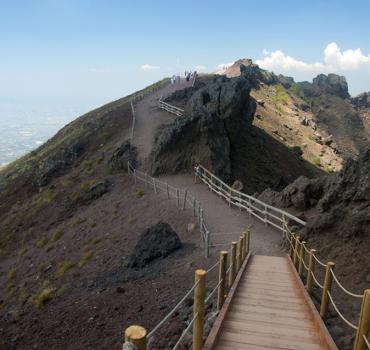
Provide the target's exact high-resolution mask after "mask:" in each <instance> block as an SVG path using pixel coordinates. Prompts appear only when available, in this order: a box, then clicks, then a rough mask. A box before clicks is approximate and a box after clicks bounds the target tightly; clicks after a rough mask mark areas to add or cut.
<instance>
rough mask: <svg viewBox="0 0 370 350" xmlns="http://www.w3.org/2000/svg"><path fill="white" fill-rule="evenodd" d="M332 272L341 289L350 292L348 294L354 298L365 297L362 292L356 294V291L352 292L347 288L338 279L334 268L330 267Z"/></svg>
mask: <svg viewBox="0 0 370 350" xmlns="http://www.w3.org/2000/svg"><path fill="white" fill-rule="evenodd" d="M330 272H331V275H332V276H333V278H334V281H335V282H337V285H338V286H339V287H340V289H342V291H343V292H345V293H346V294H348V295H350V296H352V297H354V298H361V299H362V298H363V295H362V294H355V293H352V292H350V291H349V290H347V289H346V288H344V287H343V285H342V284H341V283H340V282H339V281H338V278H337V276H335V273H334V271H333V269H330Z"/></svg>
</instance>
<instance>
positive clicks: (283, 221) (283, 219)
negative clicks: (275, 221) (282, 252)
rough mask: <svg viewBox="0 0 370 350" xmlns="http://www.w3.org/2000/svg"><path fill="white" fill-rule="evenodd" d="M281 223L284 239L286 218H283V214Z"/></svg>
mask: <svg viewBox="0 0 370 350" xmlns="http://www.w3.org/2000/svg"><path fill="white" fill-rule="evenodd" d="M282 225H283V238H284V239H285V232H286V227H285V226H286V219H285V214H283V216H282Z"/></svg>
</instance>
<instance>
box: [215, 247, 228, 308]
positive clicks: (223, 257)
mask: <svg viewBox="0 0 370 350" xmlns="http://www.w3.org/2000/svg"><path fill="white" fill-rule="evenodd" d="M227 254H228V253H227V251H221V252H220V268H219V274H218V283H220V285H219V286H218V291H217V310H221V308H222V305H223V304H224V301H225V286H226V263H227Z"/></svg>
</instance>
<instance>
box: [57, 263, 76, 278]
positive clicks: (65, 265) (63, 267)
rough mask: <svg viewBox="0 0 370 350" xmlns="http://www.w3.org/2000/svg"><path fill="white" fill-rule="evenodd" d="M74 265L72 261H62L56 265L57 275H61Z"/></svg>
mask: <svg viewBox="0 0 370 350" xmlns="http://www.w3.org/2000/svg"><path fill="white" fill-rule="evenodd" d="M75 266H76V263H74V262H72V261H64V262H62V263H61V264H60V265H59V267H58V272H57V274H58V276H59V277H61V276H63V275H64V274H65V273H66V272H67V271H69V270H70V269H72V268H73V267H75Z"/></svg>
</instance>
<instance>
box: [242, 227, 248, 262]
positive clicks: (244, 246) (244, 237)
mask: <svg viewBox="0 0 370 350" xmlns="http://www.w3.org/2000/svg"><path fill="white" fill-rule="evenodd" d="M246 256H247V233H246V232H243V256H242V258H243V261H244V259H245V257H246Z"/></svg>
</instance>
